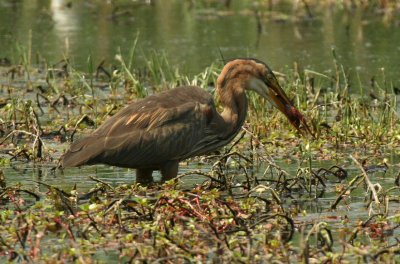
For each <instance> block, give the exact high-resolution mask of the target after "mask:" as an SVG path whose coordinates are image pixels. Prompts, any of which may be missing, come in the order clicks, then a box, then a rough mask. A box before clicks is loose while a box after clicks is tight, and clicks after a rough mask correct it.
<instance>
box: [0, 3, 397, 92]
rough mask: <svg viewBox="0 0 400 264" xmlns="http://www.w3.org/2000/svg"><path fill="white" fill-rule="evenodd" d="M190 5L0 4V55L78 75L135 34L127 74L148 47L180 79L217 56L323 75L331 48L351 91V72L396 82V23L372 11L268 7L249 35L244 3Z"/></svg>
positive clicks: (125, 49)
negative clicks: (27, 56)
mask: <svg viewBox="0 0 400 264" xmlns="http://www.w3.org/2000/svg"><path fill="white" fill-rule="evenodd" d="M110 2H113V3H114V4H110ZM190 2H191V1H181V0H168V1H72V2H71V1H63V0H53V1H51V0H41V1H28V0H25V1H12V0H5V1H0V39H1V41H0V58H9V59H11V61H12V62H14V63H15V62H18V61H19V60H20V54H21V52H23V51H25V52H26V51H28V50H29V49H30V48H31V51H32V52H31V61H32V62H33V63H36V62H37V58H38V57H40V58H44V59H46V60H47V61H48V62H49V64H54V63H56V62H58V61H59V60H61V59H63V58H64V57H67V58H70V60H71V61H72V63H73V64H74V65H75V67H77V68H79V69H82V70H87V68H88V66H87V65H88V63H87V60H88V57H89V56H91V57H92V58H93V61H94V63H95V64H98V63H100V62H101V61H102V60H103V59H105V60H106V62H108V63H112V62H113V60H114V57H115V55H116V54H118V53H119V50H121V52H122V55H123V56H127V54H128V53H129V50H130V49H131V48H132V46H133V44H134V41H135V39H136V37H137V36H138V45H137V49H136V61H135V63H136V67H140V66H143V63H144V61H145V58H146V56H149V55H148V54H149V51H151V50H156V51H164V52H165V54H166V55H167V58H168V59H169V61H170V63H171V65H174V66H176V67H178V68H179V69H180V70H181V71H182V72H183V73H186V74H187V73H188V74H196V73H199V72H200V71H202V70H203V69H204V68H205V67H206V66H208V65H210V64H211V63H212V62H213V61H215V60H218V59H221V55H220V50H221V53H222V54H223V56H224V57H225V58H232V57H245V56H253V57H257V58H259V59H261V60H264V61H266V62H268V63H269V64H270V66H271V67H272V68H273V69H275V70H281V69H283V68H284V67H287V66H288V67H292V66H293V63H294V62H297V63H299V65H300V66H301V67H305V68H307V69H311V70H314V71H317V72H322V73H326V74H328V75H330V74H333V73H332V72H330V70H331V69H332V68H333V67H332V66H333V56H332V51H331V49H332V47H335V49H336V53H337V56H338V59H339V62H340V63H342V64H343V65H344V66H345V70H346V71H348V70H350V72H351V73H356V74H353V76H354V77H353V79H352V81H354V86H355V87H356V88H357V86H359V82H358V79H357V78H356V76H357V74H358V75H359V77H360V80H361V81H362V83H363V84H364V85H369V82H368V81H369V79H370V78H371V77H373V76H376V77H377V78H378V79H379V78H382V77H383V75H385V76H386V78H387V80H388V81H389V82H393V84H394V85H395V86H396V85H397V86H399V85H400V75H398V73H397V69H398V68H399V67H400V60H398V59H397V58H398V57H399V54H400V30H399V28H398V26H397V25H396V24H397V23H396V21H394V22H387V23H385V21H386V20H385V19H384V18H383V16H379V15H376V14H372V13H373V12H374V11H365V10H361V9H354V10H352V11H341V10H340V9H339V10H336V9H332V10H331V9H329V8H326V10H323V11H318V12H317V11H316V10H312V12H314V17H313V19H301V16H300V15H298V16H297V17H298V18H296V16H294V17H293V16H291V14H293V12H294V11H292V10H290V7H287V6H284V5H283V6H276V7H274V8H275V10H272V11H273V12H272V13H267V12H264V13H265V15H263V16H261V18H260V21H261V23H260V25H261V28H260V29H258V26H257V25H258V24H257V18H256V16H255V13H254V11H253V10H254V9H255V7H254V3H253V4H251V3H252V1H232V6H231V7H230V8H229V9H226V8H224V7H221V5H220V4H219V3H220V2H222V1H220V2H219V1H215V2H212V1H204V2H211V4H208V5H207V4H201V3H202V1H198V2H197V1H195V2H196V3H197V4H195V5H194V6H192V5H191V4H190ZM67 3H71V5H68V4H67ZM148 3H151V4H148ZM259 8H262V7H259ZM264 9H265V8H264ZM261 10H263V9H261ZM294 13H296V12H294ZM297 13H301V12H297ZM267 16H272V17H273V19H266V17H267ZM16 43H18V45H16ZM382 68H384V73H383V72H382V70H381V69H382Z"/></svg>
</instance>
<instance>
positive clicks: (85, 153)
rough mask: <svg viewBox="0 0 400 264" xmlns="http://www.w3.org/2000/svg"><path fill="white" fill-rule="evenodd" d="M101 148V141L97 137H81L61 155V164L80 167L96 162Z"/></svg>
mask: <svg viewBox="0 0 400 264" xmlns="http://www.w3.org/2000/svg"><path fill="white" fill-rule="evenodd" d="M100 149H101V142H99V140H96V137H91V136H89V137H87V138H83V139H79V140H77V141H75V142H74V143H72V145H71V147H70V149H69V150H68V151H67V152H65V154H64V155H63V156H62V157H61V166H62V167H64V168H66V167H78V166H82V165H85V164H93V163H96V162H95V159H96V157H97V156H98V154H99V150H100Z"/></svg>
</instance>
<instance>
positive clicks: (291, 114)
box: [250, 72, 314, 137]
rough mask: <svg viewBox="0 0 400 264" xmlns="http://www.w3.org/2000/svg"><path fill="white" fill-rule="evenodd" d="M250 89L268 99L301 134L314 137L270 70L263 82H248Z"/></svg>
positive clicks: (254, 80) (257, 80)
mask: <svg viewBox="0 0 400 264" xmlns="http://www.w3.org/2000/svg"><path fill="white" fill-rule="evenodd" d="M250 89H251V90H254V91H255V92H257V93H258V94H260V95H261V96H262V97H264V98H266V99H268V101H270V102H271V104H272V105H273V106H275V107H276V108H278V109H279V110H280V111H281V112H282V113H284V114H285V116H286V117H287V119H288V120H289V122H290V123H291V124H292V125H293V126H294V127H295V128H296V129H297V131H299V132H300V133H301V134H302V135H303V136H305V135H311V136H312V137H314V134H313V133H312V131H311V129H310V128H309V126H308V125H307V121H306V119H305V118H304V116H303V115H302V114H301V113H300V111H299V110H297V108H296V107H295V106H294V105H293V104H292V102H291V101H290V100H289V98H288V97H287V95H286V93H285V92H284V91H283V89H282V88H281V86H280V85H279V83H278V80H277V79H276V77H275V75H274V74H273V73H272V72H270V73H268V74H267V76H266V78H265V80H264V82H262V81H260V79H253V80H252V81H251V83H250Z"/></svg>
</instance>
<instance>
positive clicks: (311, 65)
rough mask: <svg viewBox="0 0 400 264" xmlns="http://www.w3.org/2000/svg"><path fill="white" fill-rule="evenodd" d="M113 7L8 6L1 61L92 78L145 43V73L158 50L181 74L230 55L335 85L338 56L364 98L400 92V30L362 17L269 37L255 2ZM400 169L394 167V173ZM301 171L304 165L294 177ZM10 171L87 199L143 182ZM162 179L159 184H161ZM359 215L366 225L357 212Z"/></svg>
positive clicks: (113, 175) (115, 175)
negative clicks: (366, 90) (57, 67)
mask: <svg viewBox="0 0 400 264" xmlns="http://www.w3.org/2000/svg"><path fill="white" fill-rule="evenodd" d="M107 2H108V1H96V2H91V1H73V2H71V3H72V6H71V7H69V6H67V5H66V2H64V1H61V0H58V1H56V0H54V1H50V0H41V1H30V0H29V1H28V0H25V1H11V0H5V1H0V40H1V41H0V58H8V59H10V60H11V63H18V62H19V61H20V59H21V54H30V60H31V61H32V63H33V64H35V63H38V61H40V60H41V59H42V58H43V59H45V60H46V61H48V63H49V64H54V63H57V62H58V61H60V60H61V59H63V58H64V57H67V58H70V60H71V61H72V64H73V65H74V66H75V67H76V68H78V69H81V70H87V68H88V66H87V65H88V63H87V61H88V57H89V56H91V57H92V59H93V61H94V64H98V63H100V62H101V61H102V60H103V59H105V60H106V62H107V63H113V62H114V57H115V55H116V54H118V53H119V51H121V53H122V56H128V53H129V50H130V49H131V48H132V46H133V45H134V42H135V39H136V38H138V43H137V48H136V60H135V67H142V66H143V63H144V61H145V60H146V56H148V54H149V52H151V50H156V51H158V52H159V51H163V52H165V54H166V56H167V58H168V60H169V62H170V64H171V65H173V66H174V67H177V68H179V69H180V71H181V72H183V73H185V74H196V73H199V72H201V71H202V70H204V68H205V67H206V66H209V65H210V64H211V63H212V62H214V61H216V60H218V59H220V58H221V55H220V51H221V53H222V54H223V56H224V57H225V58H232V57H247V56H252V57H256V58H258V59H261V60H263V61H266V62H268V64H270V66H271V67H272V68H273V69H275V70H278V71H279V70H281V69H284V68H286V67H290V68H291V67H292V65H293V63H294V62H298V63H299V65H300V66H301V67H303V68H307V69H310V70H314V71H317V72H321V73H324V74H327V75H332V74H333V72H331V70H332V69H333V68H334V67H333V56H332V47H334V48H335V50H336V53H337V56H338V60H339V62H340V63H342V64H343V65H344V66H345V71H348V70H350V71H351V72H352V76H353V77H354V79H352V81H354V84H355V86H356V88H357V85H359V84H358V80H356V79H355V76H357V75H358V76H359V79H360V81H361V83H362V84H363V85H366V86H368V85H369V79H370V78H371V77H373V76H377V78H378V79H379V78H380V79H382V76H383V74H384V75H385V76H386V78H387V80H388V81H389V82H393V85H395V86H396V85H397V86H399V85H400V75H399V74H398V69H399V68H400V60H399V59H398V58H399V55H400V30H399V29H398V27H397V26H396V25H395V24H385V23H384V22H383V21H382V19H381V18H380V17H377V16H371V17H369V16H368V14H366V13H363V12H362V10H354V11H353V12H352V13H348V12H344V11H332V10H326V11H325V13H324V15H323V17H317V18H315V19H312V20H301V21H298V22H294V21H292V20H291V19H290V18H288V19H285V18H284V17H281V18H279V19H272V20H267V19H262V18H261V21H262V22H261V26H262V28H261V30H260V31H259V30H258V29H257V19H256V18H255V16H254V13H252V11H251V9H248V8H244V9H240V7H243V6H246V2H245V1H243V2H242V1H234V2H235V4H234V6H232V7H231V9H229V10H225V9H222V11H216V10H213V9H210V8H198V7H196V8H193V7H191V6H190V4H189V2H190V1H180V0H169V1H152V4H146V3H145V1H136V2H135V1H134V2H130V1H126V3H125V4H123V5H121V6H120V7H118V8H117V9H115V6H112V5H111V4H108V3H107ZM239 9H240V10H245V12H239ZM283 9H284V7H282V10H283ZM113 10H114V11H113ZM29 51H31V53H29ZM28 59H29V57H28ZM382 68H384V71H382ZM397 161H398V158H394V160H392V163H393V164H394V163H397ZM319 165H320V166H324V167H329V165H332V164H329V162H328V163H327V164H319ZM207 166H209V167H210V166H211V164H209V165H206V166H204V168H202V169H205V170H207ZM297 166H298V165H297V164H294V165H293V168H292V169H293V170H295V169H297ZM316 167H318V166H316ZM197 168H198V166H197V165H195V164H189V166H187V167H185V166H183V167H181V170H180V172H181V173H183V172H185V171H189V170H192V169H197ZM2 169H3V172H4V174H5V176H6V179H7V182H8V183H9V184H15V183H17V182H21V183H22V184H24V185H26V186H28V187H33V188H39V189H40V190H42V191H45V190H46V187H44V186H42V185H40V184H38V183H37V182H45V183H47V184H54V185H56V186H59V187H61V188H63V189H70V188H72V186H73V185H74V184H75V183H77V184H78V185H79V186H78V188H79V189H80V190H82V191H83V190H87V189H88V188H90V187H92V186H93V185H94V184H93V181H91V180H90V179H89V177H88V176H89V175H93V176H95V177H97V178H99V179H101V180H105V181H107V182H108V183H110V184H121V183H131V182H133V181H134V171H133V170H129V169H125V168H116V167H110V166H103V165H99V166H88V167H82V168H73V169H68V170H66V171H65V173H64V174H62V173H61V172H59V171H57V172H56V173H53V172H52V171H51V169H50V166H34V165H32V164H29V165H26V164H25V163H13V164H12V166H6V167H4V168H2ZM290 169H291V168H290V167H289V168H288V170H289V171H290ZM259 173H260V174H261V173H262V169H260V172H259ZM394 173H395V172H394V171H392V172H389V173H388V174H387V175H390V176H382V175H379V174H377V176H376V177H377V178H374V180H375V181H378V182H379V183H381V184H382V186H383V187H385V186H392V185H393V175H394ZM199 177H200V176H190V177H187V178H185V181H186V184H187V186H190V185H193V184H195V183H198V182H199V181H201V180H199ZM159 178H160V176H159V174H156V175H155V179H156V180H158V179H159ZM204 179H205V178H204ZM327 189H328V190H329V191H328V193H327V194H326V195H325V196H324V198H322V199H319V200H318V203H315V202H313V201H312V200H310V202H304V203H302V205H301V209H304V210H307V211H310V212H315V214H310V215H309V216H310V217H311V218H313V219H319V218H321V219H325V218H324V217H325V215H326V214H328V213H325V215H320V214H319V213H320V212H322V211H323V209H326V208H327V207H328V206H329V204H330V203H331V202H332V201H333V200H334V198H335V196H336V193H335V190H334V184H333V183H332V184H331V185H330V186H328V188H327ZM360 195H361V194H360ZM362 195H363V194H362ZM355 196H357V195H356V194H355ZM353 199H356V201H355V203H353V204H352V206H353V207H356V208H364V205H363V197H361V196H360V197H356V198H353ZM288 201H289V200H288ZM293 202H295V201H294V200H293ZM358 212H359V213H360V214H363V215H365V213H366V212H364V211H358ZM352 214H353V215H352V217H354V218H356V217H358V214H357V212H354V210H353V212H352Z"/></svg>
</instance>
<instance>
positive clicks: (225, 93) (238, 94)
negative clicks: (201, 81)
mask: <svg viewBox="0 0 400 264" xmlns="http://www.w3.org/2000/svg"><path fill="white" fill-rule="evenodd" d="M217 92H218V95H219V98H220V102H221V104H222V106H223V107H224V110H223V111H222V113H221V117H222V118H223V119H224V121H225V126H226V130H225V131H226V133H227V134H232V133H234V132H238V131H239V129H240V128H241V127H242V125H243V123H244V121H245V119H246V114H247V97H246V93H245V89H244V87H243V86H242V83H241V82H234V81H230V82H229V83H228V84H227V85H225V86H223V87H217ZM235 134H236V133H235Z"/></svg>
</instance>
